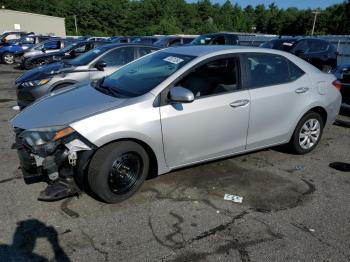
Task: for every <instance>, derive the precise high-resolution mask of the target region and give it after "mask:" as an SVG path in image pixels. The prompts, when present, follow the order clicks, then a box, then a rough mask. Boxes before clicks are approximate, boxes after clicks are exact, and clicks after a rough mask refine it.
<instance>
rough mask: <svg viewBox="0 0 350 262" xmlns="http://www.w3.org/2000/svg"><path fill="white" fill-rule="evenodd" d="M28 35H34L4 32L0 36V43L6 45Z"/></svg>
mask: <svg viewBox="0 0 350 262" xmlns="http://www.w3.org/2000/svg"><path fill="white" fill-rule="evenodd" d="M29 34H32V35H33V34H34V33H27V32H18V31H15V32H5V33H3V34H2V35H1V36H0V43H6V42H9V41H13V40H17V39H20V38H21V37H23V36H25V35H29Z"/></svg>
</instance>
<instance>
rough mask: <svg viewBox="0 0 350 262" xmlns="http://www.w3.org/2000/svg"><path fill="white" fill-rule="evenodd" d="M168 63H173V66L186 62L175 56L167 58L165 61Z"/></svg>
mask: <svg viewBox="0 0 350 262" xmlns="http://www.w3.org/2000/svg"><path fill="white" fill-rule="evenodd" d="M163 60H164V61H166V62H169V63H172V64H175V65H177V64H180V63H181V62H183V61H184V60H183V59H181V58H178V57H175V56H168V57H167V58H164V59H163Z"/></svg>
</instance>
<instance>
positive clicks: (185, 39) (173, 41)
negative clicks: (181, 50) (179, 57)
mask: <svg viewBox="0 0 350 262" xmlns="http://www.w3.org/2000/svg"><path fill="white" fill-rule="evenodd" d="M194 38H195V37H192V36H177V35H169V36H162V37H160V38H159V40H158V41H156V42H154V43H153V44H154V45H155V46H159V47H162V48H166V47H170V46H178V45H186V44H189V43H191V42H192V41H193V39H194Z"/></svg>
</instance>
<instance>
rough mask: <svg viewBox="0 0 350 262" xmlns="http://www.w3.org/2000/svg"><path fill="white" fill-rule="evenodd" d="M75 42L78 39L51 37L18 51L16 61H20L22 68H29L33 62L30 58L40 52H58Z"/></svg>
mask: <svg viewBox="0 0 350 262" xmlns="http://www.w3.org/2000/svg"><path fill="white" fill-rule="evenodd" d="M74 42H76V41H75V40H73V39H61V38H51V39H49V40H46V41H43V42H41V43H39V44H36V45H35V46H33V47H32V48H29V49H27V50H26V51H24V52H23V53H18V54H17V55H16V57H15V61H16V62H18V63H20V67H21V68H23V69H27V70H28V69H30V68H31V63H28V62H27V61H28V59H29V58H31V57H34V56H37V55H40V54H48V53H52V52H57V51H59V50H61V49H62V48H64V47H66V46H68V45H71V44H72V43H74Z"/></svg>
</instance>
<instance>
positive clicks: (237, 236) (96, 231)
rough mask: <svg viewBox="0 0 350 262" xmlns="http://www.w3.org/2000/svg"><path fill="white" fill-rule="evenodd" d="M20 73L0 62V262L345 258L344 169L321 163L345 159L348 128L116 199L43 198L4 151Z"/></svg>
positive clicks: (163, 180)
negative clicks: (295, 150)
mask: <svg viewBox="0 0 350 262" xmlns="http://www.w3.org/2000/svg"><path fill="white" fill-rule="evenodd" d="M19 74H20V71H18V70H15V69H12V67H9V66H5V65H0V127H1V128H0V141H1V142H0V148H1V151H0V196H1V198H2V199H1V202H0V221H1V223H0V261H1V262H2V261H16V262H18V261H87V260H88V261H349V260H350V242H349V239H350V220H349V217H350V204H349V197H350V193H349V192H350V173H347V172H339V171H336V170H333V169H331V168H329V166H328V165H329V164H330V163H331V162H334V161H344V162H350V156H349V145H350V136H349V134H350V133H349V129H348V128H346V127H343V126H340V125H333V126H332V127H331V128H330V129H328V130H327V131H325V133H324V136H323V138H322V141H321V142H320V144H319V146H318V148H317V149H316V150H315V151H313V152H312V153H310V154H308V155H305V156H295V155H291V154H287V153H285V152H283V151H282V150H280V149H275V148H274V149H268V150H262V151H259V152H255V153H251V154H246V155H241V156H238V157H232V158H228V159H225V160H221V161H216V162H211V163H208V164H203V165H198V166H195V167H191V168H186V169H182V170H179V171H176V172H171V173H169V174H166V175H162V176H160V177H157V178H153V179H149V180H147V181H146V183H145V184H144V186H143V187H142V189H141V190H140V192H139V193H137V194H136V195H135V196H134V197H132V198H131V199H129V200H127V201H124V202H123V203H121V204H116V205H108V204H104V203H101V202H98V201H96V200H94V199H92V198H90V197H89V196H88V195H82V196H81V197H80V198H79V199H78V198H70V199H67V200H63V201H59V202H55V203H44V202H39V201H37V200H36V198H37V196H38V194H39V191H41V190H43V189H44V188H45V184H35V185H31V186H28V185H25V184H24V182H23V180H22V178H21V172H20V170H19V169H18V167H19V163H18V159H17V154H16V150H15V149H13V148H12V145H13V143H14V134H13V132H12V129H11V127H10V125H9V123H8V120H9V119H10V118H11V117H13V116H14V115H15V114H16V113H17V112H16V111H14V110H13V109H12V107H13V106H14V105H16V100H15V89H14V86H13V82H14V79H15V78H16V77H17V76H18V75H19ZM43 113H44V112H43ZM345 113H346V112H345ZM341 118H342V119H343V120H345V121H350V118H349V117H348V116H342V117H341ZM225 193H228V194H237V195H240V196H243V203H242V204H239V203H233V202H230V201H226V200H224V199H223V197H224V194H225Z"/></svg>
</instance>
